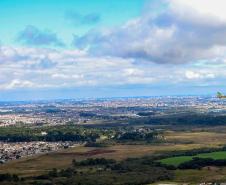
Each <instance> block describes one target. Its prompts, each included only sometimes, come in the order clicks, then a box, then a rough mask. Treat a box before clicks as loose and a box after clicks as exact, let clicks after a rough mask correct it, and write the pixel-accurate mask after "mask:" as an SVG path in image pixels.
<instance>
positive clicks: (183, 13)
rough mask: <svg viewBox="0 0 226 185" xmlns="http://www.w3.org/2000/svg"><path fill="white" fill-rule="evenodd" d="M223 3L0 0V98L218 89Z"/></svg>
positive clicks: (225, 42) (225, 40)
mask: <svg viewBox="0 0 226 185" xmlns="http://www.w3.org/2000/svg"><path fill="white" fill-rule="evenodd" d="M204 4H205V6H203V5H204ZM225 6H226V2H225V1H224V0H215V1H213V0H123V1H110V0H86V1H84V0H76V1H74V0H67V1H63V0H37V1H29V0H10V1H8V0H1V1H0V11H1V16H0V24H1V25H2V28H1V29H0V35H1V37H0V101H4V100H6V101H9V100H38V99H70V98H72V99H73V98H101V97H129V96H130V97H133V96H158V95H214V94H215V93H216V92H217V91H221V92H222V93H226V83H225V82H226V13H225V8H224V7H225Z"/></svg>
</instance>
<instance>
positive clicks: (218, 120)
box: [130, 113, 226, 125]
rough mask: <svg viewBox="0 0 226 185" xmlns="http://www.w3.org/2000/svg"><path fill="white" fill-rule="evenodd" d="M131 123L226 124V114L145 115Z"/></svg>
mask: <svg viewBox="0 0 226 185" xmlns="http://www.w3.org/2000/svg"><path fill="white" fill-rule="evenodd" d="M130 124H155V125H165V124H168V125H224V124H226V115H211V114H194V113H193V114H191V113H190V114H182V115H174V116H162V117H145V118H139V119H133V120H130Z"/></svg>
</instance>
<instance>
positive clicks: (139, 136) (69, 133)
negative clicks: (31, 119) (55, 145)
mask: <svg viewBox="0 0 226 185" xmlns="http://www.w3.org/2000/svg"><path fill="white" fill-rule="evenodd" d="M143 130H144V131H139V130H136V129H135V128H133V127H129V128H127V127H126V128H125V127H120V128H108V129H106V128H87V127H82V126H77V125H63V126H55V127H25V126H22V127H15V126H14V127H13V126H12V127H2V128H0V141H6V142H30V141H49V142H57V141H74V142H87V143H92V144H93V145H95V144H96V140H97V139H99V138H100V137H101V136H104V137H105V138H106V139H108V140H114V141H152V140H153V139H155V138H156V136H157V135H158V134H157V132H154V131H153V130H150V129H147V128H146V129H143ZM87 146H88V145H87Z"/></svg>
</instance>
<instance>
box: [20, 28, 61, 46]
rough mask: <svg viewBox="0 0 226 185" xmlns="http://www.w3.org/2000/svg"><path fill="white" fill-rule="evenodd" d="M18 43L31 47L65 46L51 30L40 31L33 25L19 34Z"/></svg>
mask: <svg viewBox="0 0 226 185" xmlns="http://www.w3.org/2000/svg"><path fill="white" fill-rule="evenodd" d="M17 41H19V42H21V43H23V44H26V45H30V46H60V47H62V46H64V43H63V42H62V41H61V40H60V39H59V38H58V36H57V35H56V33H53V32H51V31H49V30H40V29H38V28H36V27H35V26H32V25H28V26H26V27H25V29H24V30H22V31H21V32H20V33H19V34H18V37H17Z"/></svg>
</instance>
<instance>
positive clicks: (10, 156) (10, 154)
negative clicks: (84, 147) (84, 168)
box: [0, 141, 75, 164]
mask: <svg viewBox="0 0 226 185" xmlns="http://www.w3.org/2000/svg"><path fill="white" fill-rule="evenodd" d="M72 146H75V143H73V142H40V141H37V142H18V143H5V142H0V163H1V164H3V163H5V162H7V161H9V160H14V159H19V158H21V157H27V156H32V155H36V154H43V153H49V152H52V151H57V150H60V149H63V148H68V147H72Z"/></svg>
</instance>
